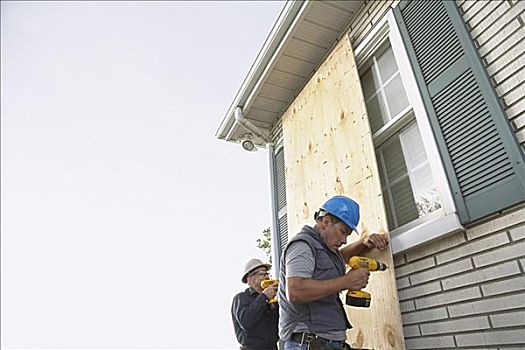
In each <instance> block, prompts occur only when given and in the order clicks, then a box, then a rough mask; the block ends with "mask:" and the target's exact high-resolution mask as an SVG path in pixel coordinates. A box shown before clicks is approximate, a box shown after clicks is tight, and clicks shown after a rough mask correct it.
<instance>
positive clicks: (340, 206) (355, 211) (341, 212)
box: [321, 196, 359, 232]
mask: <svg viewBox="0 0 525 350" xmlns="http://www.w3.org/2000/svg"><path fill="white" fill-rule="evenodd" d="M321 209H323V210H324V211H326V212H328V213H329V214H332V215H333V216H335V217H336V218H338V219H340V220H342V221H343V222H344V223H345V224H347V225H348V227H350V228H351V229H352V230H354V231H355V232H357V224H358V223H359V204H357V203H356V202H355V201H353V200H352V199H350V198H348V197H345V196H334V197H332V198H330V199H329V200H327V201H326V202H325V203H324V204H323V206H322V207H321Z"/></svg>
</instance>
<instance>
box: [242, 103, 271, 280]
mask: <svg viewBox="0 0 525 350" xmlns="http://www.w3.org/2000/svg"><path fill="white" fill-rule="evenodd" d="M235 121H236V122H237V123H239V124H240V125H242V126H243V127H244V128H245V129H246V130H248V131H250V132H251V133H253V134H254V135H256V136H257V137H259V138H261V139H263V140H264V142H265V143H266V146H267V147H268V159H269V162H270V193H271V202H272V230H271V231H272V237H271V240H272V241H271V243H272V267H273V269H274V271H273V275H274V276H279V270H280V268H279V258H280V255H281V252H280V240H279V224H278V222H279V219H278V217H277V202H276V200H277V193H276V192H275V191H276V188H277V179H276V177H275V154H274V145H273V143H272V142H270V134H269V133H268V132H267V131H266V130H261V129H260V128H259V127H258V126H257V125H255V124H253V123H252V122H250V121H249V120H247V119H246V117H245V116H244V113H243V110H242V108H241V107H239V106H237V108H235ZM232 129H233V128H232ZM276 278H277V277H276Z"/></svg>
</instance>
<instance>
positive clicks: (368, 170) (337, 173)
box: [283, 38, 404, 349]
mask: <svg viewBox="0 0 525 350" xmlns="http://www.w3.org/2000/svg"><path fill="white" fill-rule="evenodd" d="M283 137H284V150H285V159H286V193H287V214H288V228H289V230H288V232H289V235H290V237H291V236H293V235H295V234H296V233H297V232H299V230H300V228H301V227H302V226H303V225H304V224H309V225H313V224H314V221H313V215H314V212H315V211H316V210H317V209H318V208H319V206H320V205H321V204H322V203H323V202H324V201H325V200H326V199H328V198H330V197H331V196H333V195H338V194H341V195H346V196H349V197H351V198H353V199H355V200H356V201H357V202H358V203H359V204H360V207H361V221H360V223H359V226H358V229H359V231H360V232H361V234H365V235H366V234H368V233H372V232H385V234H388V233H386V231H387V227H388V226H387V219H386V214H385V209H384V204H383V198H382V194H381V184H380V178H379V173H378V167H377V164H376V159H375V155H374V152H375V151H374V145H373V142H372V136H371V131H370V127H369V123H368V118H367V113H366V106H365V102H364V98H363V93H362V90H361V85H360V80H359V74H358V71H357V68H356V63H355V59H354V54H353V51H352V48H351V46H350V43H349V41H348V38H344V39H342V40H341V41H340V42H339V43H338V45H337V46H336V47H335V49H334V50H333V51H332V53H331V54H330V56H329V57H328V58H327V59H326V60H325V62H324V63H323V64H322V65H321V67H320V68H319V70H318V71H317V72H316V73H315V74H314V76H313V77H312V78H311V80H310V81H309V83H308V84H307V85H306V86H305V88H304V89H303V90H302V91H301V93H300V94H299V95H298V96H297V98H296V99H295V100H294V102H293V103H292V104H291V105H290V107H289V108H288V110H287V111H286V113H285V114H284V115H283ZM358 238H359V237H358V236H357V235H355V234H354V235H353V236H352V237H351V238H350V240H349V241H353V240H355V239H358ZM369 255H370V256H372V257H374V258H377V259H378V260H380V261H382V262H385V263H386V264H387V265H389V266H390V267H391V269H389V270H388V271H386V272H375V273H372V274H371V277H370V283H369V285H368V287H367V288H366V289H367V290H368V291H369V292H371V293H372V305H371V307H370V308H369V309H359V308H351V307H348V306H345V308H346V311H347V313H348V315H349V319H350V322H351V323H352V325H353V326H354V328H353V329H352V330H351V331H349V334H348V337H349V338H348V339H349V340H348V342H349V343H350V344H353V346H354V347H356V348H360V347H364V348H372V349H403V348H404V339H403V333H402V323H401V314H400V311H399V302H398V298H397V290H396V285H395V276H394V270H393V265H394V264H393V261H392V253H391V251H387V252H384V253H382V252H379V251H375V250H374V251H372V252H370V254H369Z"/></svg>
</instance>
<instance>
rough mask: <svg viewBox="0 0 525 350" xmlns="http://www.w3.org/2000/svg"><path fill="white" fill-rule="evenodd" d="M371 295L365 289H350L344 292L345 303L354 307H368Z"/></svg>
mask: <svg viewBox="0 0 525 350" xmlns="http://www.w3.org/2000/svg"><path fill="white" fill-rule="evenodd" d="M371 302H372V296H371V295H370V293H367V292H365V291H362V290H359V291H350V292H348V293H346V305H349V306H355V307H370V303H371Z"/></svg>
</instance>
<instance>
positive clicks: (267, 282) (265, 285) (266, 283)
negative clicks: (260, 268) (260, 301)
mask: <svg viewBox="0 0 525 350" xmlns="http://www.w3.org/2000/svg"><path fill="white" fill-rule="evenodd" d="M274 283H279V280H262V281H261V288H262V289H266V288H268V287H269V286H271V285H272V284H274ZM276 302H277V297H273V298H271V299H270V300H269V301H268V304H273V303H276Z"/></svg>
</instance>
